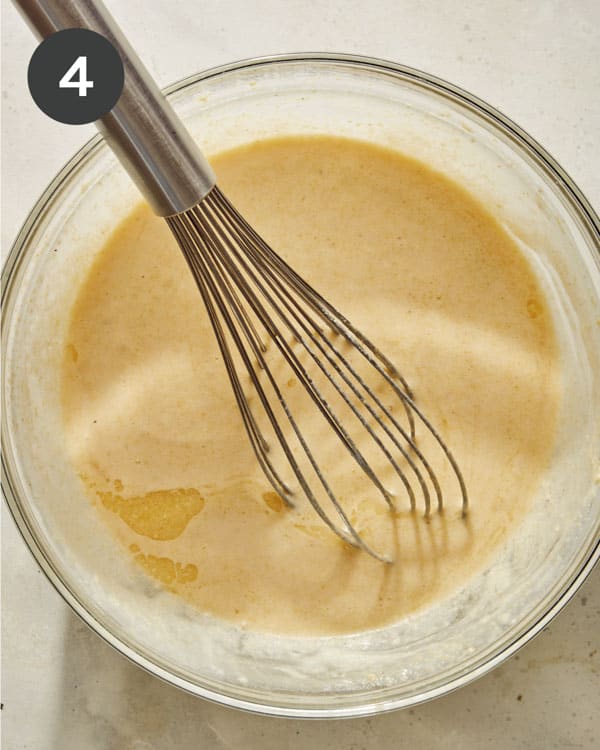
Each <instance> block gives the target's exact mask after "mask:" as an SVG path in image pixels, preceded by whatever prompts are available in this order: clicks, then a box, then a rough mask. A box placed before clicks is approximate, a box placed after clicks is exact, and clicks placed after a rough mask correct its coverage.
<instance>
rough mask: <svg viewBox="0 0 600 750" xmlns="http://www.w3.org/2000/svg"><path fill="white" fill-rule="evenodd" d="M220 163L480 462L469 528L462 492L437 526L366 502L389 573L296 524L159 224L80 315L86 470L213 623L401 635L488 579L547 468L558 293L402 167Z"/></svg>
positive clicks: (334, 160) (113, 242) (233, 190)
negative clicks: (492, 561)
mask: <svg viewBox="0 0 600 750" xmlns="http://www.w3.org/2000/svg"><path fill="white" fill-rule="evenodd" d="M213 165H214V167H215V171H216V172H217V174H218V175H219V184H220V186H221V188H222V189H223V190H224V192H225V193H226V194H227V195H228V196H229V197H230V198H231V199H232V200H233V202H234V203H235V204H236V205H237V206H238V207H239V208H240V210H241V211H242V213H243V214H244V215H245V216H247V218H248V219H249V220H250V222H251V223H252V224H254V225H255V226H256V227H257V229H258V230H259V231H260V232H261V234H262V235H263V236H264V237H265V238H266V239H267V240H268V241H269V242H270V243H271V245H272V246H273V247H275V248H276V249H277V250H278V251H279V252H280V253H281V254H282V255H283V256H284V257H285V258H286V259H287V260H288V261H289V262H291V264H292V265H293V266H295V267H296V268H297V269H298V270H299V271H300V272H301V273H302V274H303V275H304V276H305V277H306V278H307V279H308V280H309V281H310V282H311V283H312V284H313V285H314V286H316V287H317V288H318V289H319V290H320V291H321V292H322V293H323V294H324V295H325V296H326V297H328V298H329V299H331V301H332V302H333V303H334V304H335V305H337V306H338V307H339V308H340V309H341V310H342V311H344V312H345V313H346V314H347V315H348V316H349V317H350V318H351V319H352V321H353V322H354V323H355V325H356V326H357V327H358V328H360V329H362V330H363V331H364V332H365V334H366V335H367V336H368V337H370V338H371V339H372V340H373V341H374V342H375V343H376V344H377V345H378V346H379V347H380V348H381V349H382V350H383V351H384V352H385V353H386V354H387V355H388V356H389V358H390V359H391V360H392V361H394V362H395V363H396V364H397V365H398V367H399V369H400V370H401V371H402V373H403V374H404V375H405V377H406V378H407V379H408V381H409V382H410V383H411V385H412V386H413V387H414V389H415V393H416V397H417V400H418V402H419V404H420V405H421V406H422V408H423V409H424V410H425V412H426V413H427V414H428V415H429V416H430V418H431V419H432V421H433V422H434V423H435V424H436V425H437V426H438V427H439V428H440V430H441V432H442V434H443V436H444V438H445V439H446V441H447V442H448V444H449V445H450V446H451V447H452V450H453V452H454V454H455V456H456V458H457V460H458V462H459V464H460V465H461V468H462V470H463V473H464V476H465V480H466V482H467V484H468V488H469V494H470V498H471V511H470V513H469V516H468V518H467V519H466V520H463V519H462V518H461V517H460V506H459V502H458V498H457V496H456V492H455V491H454V490H450V494H449V502H448V505H447V510H446V511H445V512H444V514H443V515H434V516H433V517H432V518H431V520H430V521H426V520H425V519H424V518H423V516H422V514H421V513H412V514H411V513H410V512H408V511H407V510H401V511H400V512H398V513H397V514H396V515H395V516H394V517H392V516H391V514H390V513H389V512H387V511H385V510H384V509H383V508H380V509H378V510H376V511H374V510H373V508H371V507H369V508H367V511H368V516H369V517H368V518H367V519H366V520H365V519H364V518H363V516H361V513H362V514H363V515H364V512H365V507H364V504H361V500H360V498H357V499H356V500H354V499H353V498H352V497H350V498H347V502H348V503H349V508H348V510H349V512H351V513H353V514H354V515H353V518H356V519H358V520H357V523H358V524H359V525H360V524H361V523H365V524H370V525H371V526H374V527H377V525H378V524H379V525H385V526H386V528H388V529H389V528H391V529H392V530H393V532H394V534H395V537H396V546H395V554H396V562H395V564H393V565H386V564H383V563H381V562H378V561H376V560H374V559H372V558H371V557H369V556H368V555H366V554H365V553H363V552H358V551H356V550H355V549H353V548H351V547H349V546H348V545H346V544H344V543H343V542H341V541H340V540H339V539H338V538H337V537H335V536H334V535H333V534H332V533H331V532H329V531H328V530H327V529H326V528H325V526H324V525H323V524H322V523H321V521H319V519H318V518H317V516H316V515H315V514H314V512H313V511H312V510H311V509H310V508H305V507H303V506H301V507H300V508H298V509H295V510H289V509H288V508H287V507H286V506H284V504H283V502H282V501H281V500H280V499H279V497H278V496H277V495H276V494H275V493H274V492H273V491H272V490H271V488H270V487H269V485H268V483H267V481H266V480H265V479H264V477H263V476H262V474H261V472H260V469H258V468H257V465H256V461H255V458H254V455H253V453H252V450H251V448H250V445H249V443H248V440H247V437H246V434H245V432H244V429H243V425H242V422H241V418H240V417H239V415H238V412H237V407H236V405H235V402H234V399H233V397H232V394H231V392H230V386H229V383H228V380H227V378H226V375H225V370H224V366H223V364H222V361H221V358H220V355H219V352H218V349H217V346H216V344H215V342H214V341H213V333H212V330H211V328H210V324H209V322H208V318H207V315H206V312H205V310H204V307H203V305H202V301H201V299H200V297H199V293H198V291H197V289H196V287H195V285H194V282H193V280H192V277H191V275H190V273H189V271H188V268H187V266H186V264H185V261H184V260H183V257H182V256H181V253H180V252H179V250H178V248H177V246H176V244H175V242H174V240H173V239H172V238H171V235H170V232H169V230H168V228H167V226H166V224H165V223H164V222H163V221H162V220H160V219H158V218H156V217H154V216H153V215H152V214H151V212H150V210H149V209H148V208H147V207H146V206H145V205H140V206H139V207H137V208H135V210H133V211H132V213H131V215H130V216H129V217H128V218H127V219H126V220H125V221H124V222H123V223H122V224H121V225H120V226H119V227H117V229H116V230H115V232H114V234H113V235H112V236H111V237H110V239H109V241H108V242H107V244H106V245H105V247H104V248H103V249H102V250H101V251H100V252H99V253H98V257H97V259H96V261H95V263H94V265H93V267H92V269H91V271H90V273H89V276H88V278H87V280H86V282H85V283H84V284H83V286H82V288H81V291H80V293H79V296H78V299H77V302H76V304H75V306H74V309H73V312H72V320H71V325H70V331H69V334H68V343H67V345H66V349H65V360H64V373H63V402H64V415H65V423H66V428H67V437H68V442H69V446H70V450H71V454H72V458H73V461H74V464H75V466H76V468H77V471H78V472H79V473H80V475H81V477H82V479H83V480H84V482H85V483H86V486H87V488H88V489H89V492H90V496H91V497H92V499H93V502H94V503H95V504H96V506H97V508H98V511H99V513H100V514H101V515H102V516H103V518H104V519H105V520H106V521H107V523H108V524H109V525H110V527H111V528H112V530H113V531H114V533H115V534H116V536H117V537H118V539H119V540H120V541H121V542H122V544H123V546H124V555H125V554H127V555H131V556H132V557H133V558H135V560H137V561H138V563H139V564H140V565H141V566H142V567H143V568H144V569H145V570H146V571H147V573H148V574H149V575H150V576H152V577H153V578H155V579H156V580H157V581H160V582H161V583H162V584H163V585H164V586H165V587H167V588H169V589H170V590H172V591H174V592H176V593H177V594H180V595H181V596H183V597H184V598H185V599H186V600H188V601H189V602H191V603H193V604H194V605H196V606H197V607H198V608H199V609H201V610H203V611H207V612H210V613H213V614H215V615H217V616H219V617H223V618H227V619H230V620H234V621H238V622H243V623H245V624H247V626H249V627H254V628H260V629H265V630H271V631H276V632H288V633H300V634H323V633H334V632H351V631H357V630H361V629H365V628H373V627H378V626H381V625H383V624H385V623H388V622H391V621H394V620H397V619H399V618H401V617H403V616H404V615H406V614H407V613H409V612H411V611H413V610H415V609H416V608H418V607H422V606H424V605H426V604H428V603H430V602H432V601H433V600H435V599H437V598H439V597H441V596H444V595H445V594H447V593H448V592H450V591H451V590H452V589H455V588H456V587H458V586H459V585H460V584H461V583H462V582H464V581H465V580H466V579H467V578H468V577H469V576H471V575H472V574H473V573H474V572H475V571H476V570H477V569H479V568H480V567H481V566H482V564H483V563H484V562H485V561H486V560H487V559H488V558H489V556H490V555H491V554H492V552H493V551H494V549H495V548H497V546H498V544H499V543H500V542H501V541H502V539H503V538H504V537H505V535H506V534H507V533H509V532H510V529H511V527H512V526H514V525H515V524H516V523H517V522H518V521H519V519H520V518H521V517H522V516H523V514H524V513H525V512H526V511H527V509H528V505H529V503H530V501H531V499H532V497H533V494H534V492H535V490H536V487H537V486H538V484H539V481H540V478H541V475H542V473H543V471H544V469H545V467H546V466H547V464H548V461H549V459H550V457H551V454H552V449H553V444H554V439H555V426H556V418H557V411H558V406H559V402H560V385H559V384H560V370H559V361H558V347H557V343H556V340H555V335H554V330H553V325H552V321H551V316H550V314H549V312H548V310H547V307H546V303H545V300H544V298H543V295H542V292H541V290H540V287H539V285H538V283H537V281H536V279H535V277H534V274H533V273H532V271H531V269H530V267H529V265H528V263H527V261H526V260H525V258H524V257H523V256H522V254H521V253H520V251H519V250H518V248H517V247H516V246H515V244H514V243H513V242H512V241H511V240H510V239H509V237H508V236H507V235H506V234H505V232H504V231H503V230H502V229H501V227H500V226H499V225H498V224H497V223H496V221H495V220H494V219H493V217H492V216H491V215H490V214H489V213H487V212H486V210H484V208H483V207H482V206H481V205H480V204H479V203H477V202H476V201H475V200H474V199H473V198H472V197H471V196H469V195H468V194H467V193H466V192H465V191H464V190H462V189H461V188H460V187H458V186H457V185H456V184H454V183H452V182H450V181H449V180H447V179H446V178H444V177H442V176H440V175H439V174H437V173H435V172H433V171H432V170H430V169H429V168H428V167H426V166H425V165H423V164H421V163H419V162H416V161H414V160H411V159H409V158H406V157H404V156H402V155H400V154H398V153H396V152H392V151H389V150H384V149H381V148H377V147H375V146H372V145H368V144H365V143H359V142H355V141H351V140H346V139H336V138H332V137H307V138H300V137H298V138H285V139H274V140H268V141H264V142H259V143H255V144H252V145H250V146H248V147H244V148H242V149H237V150H234V151H231V152H228V153H224V154H221V155H219V156H218V157H217V158H215V159H214V160H213ZM293 385H294V384H293V383H290V384H289V387H290V388H291V387H293ZM336 463H337V461H336ZM340 470H342V469H340ZM453 492H454V495H453V494H452V493H453ZM74 512H76V511H74ZM382 528H383V526H382ZM120 564H123V565H124V564H125V562H124V561H123V562H121V561H120V560H118V559H116V560H115V565H120Z"/></svg>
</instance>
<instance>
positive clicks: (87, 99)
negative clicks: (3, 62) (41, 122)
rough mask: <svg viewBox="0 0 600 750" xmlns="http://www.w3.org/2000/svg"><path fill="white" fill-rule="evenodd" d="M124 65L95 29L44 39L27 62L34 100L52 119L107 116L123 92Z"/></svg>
mask: <svg viewBox="0 0 600 750" xmlns="http://www.w3.org/2000/svg"><path fill="white" fill-rule="evenodd" d="M123 80H124V73H123V63H122V62H121V58H120V56H119V53H118V52H117V50H116V49H115V48H114V47H113V45H112V44H111V43H110V42H109V41H108V39H106V38H105V37H103V36H102V35H101V34H97V33H96V32H95V31H88V30H87V29H65V30H64V31H57V32H56V33H55V34H52V35H51V36H49V37H47V38H46V39H44V41H43V42H42V43H41V44H40V45H39V47H38V48H37V49H36V51H35V52H34V53H33V55H32V57H31V60H30V61H29V68H28V70H27V83H28V84H29V91H30V92H31V96H32V97H33V100H34V101H35V103H36V104H37V105H38V107H39V108H40V109H41V110H42V112H45V113H46V114H47V115H48V116H49V117H52V119H53V120H58V121H59V122H64V123H67V124H68V125H83V124H84V123H88V122H93V121H94V120H98V119H99V118H100V117H102V116H103V115H105V114H106V113H107V112H109V111H110V110H111V109H112V108H113V107H114V106H115V104H116V103H117V100H118V99H119V97H120V96H121V91H122V90H123Z"/></svg>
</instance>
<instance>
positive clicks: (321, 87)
mask: <svg viewBox="0 0 600 750" xmlns="http://www.w3.org/2000/svg"><path fill="white" fill-rule="evenodd" d="M169 98H170V100H171V102H172V104H173V105H174V107H175V108H176V110H177V111H178V112H179V113H180V114H181V116H182V117H183V118H184V120H185V121H186V123H187V124H188V126H189V128H190V129H191V131H192V132H193V134H194V135H195V136H196V137H197V138H198V140H199V142H200V143H201V144H202V146H203V148H204V150H205V151H206V152H207V153H208V154H209V155H210V154H211V153H214V152H216V151H218V150H221V149H223V148H228V147H231V146H234V145H238V144H241V143H245V142H249V141H253V140H256V139H259V138H263V137H267V136H270V135H282V134H286V133H290V134H291V133H303V134H307V133H333V134H336V135H346V136H349V137H354V138H359V139H363V140H367V141H370V142H374V143H378V144H383V145H386V146H391V147H393V148H397V149H398V150H400V151H403V152H405V153H408V154H411V155H412V156H414V157H416V158H419V159H421V160H423V161H425V162H427V163H429V164H430V165H432V166H433V167H434V168H435V169H437V170H438V171H440V172H443V173H445V174H446V175H448V176H449V177H451V178H452V179H454V180H456V181H457V182H459V183H461V184H463V185H465V186H466V187H467V188H468V189H469V190H470V191H471V192H472V193H473V194H475V195H476V196H477V197H478V198H479V200H481V201H482V202H483V203H484V204H486V205H487V206H488V207H489V208H490V210H491V211H492V212H493V213H494V214H495V216H496V217H497V218H498V220H499V221H500V222H501V223H502V225H503V226H504V228H505V230H506V231H507V232H509V233H510V234H511V235H512V237H513V238H514V239H515V241H516V242H518V243H519V245H520V246H521V248H522V249H523V252H524V253H526V255H527V256H528V258H529V259H530V262H531V264H532V266H533V268H534V270H535V271H536V273H537V275H538V277H539V279H540V283H542V284H543V286H544V289H545V291H546V293H547V295H548V297H549V299H550V301H551V307H552V310H553V316H554V320H555V323H556V329H557V332H558V337H559V340H560V347H561V356H562V363H563V374H564V378H563V380H564V399H563V404H562V408H561V415H560V428H559V438H558V442H557V446H556V450H555V454H554V458H553V461H552V465H551V467H550V468H549V469H548V472H547V475H546V476H545V477H544V480H543V482H542V485H541V487H540V489H539V492H538V495H537V496H536V498H535V501H534V503H533V506H532V510H531V512H530V513H529V514H528V515H527V517H526V519H525V520H524V521H523V522H522V523H521V524H520V526H519V527H518V528H517V529H516V531H515V532H514V534H513V535H512V536H511V537H510V539H509V540H508V541H507V542H506V544H504V546H502V547H501V548H500V550H499V551H498V552H497V554H495V555H494V556H493V558H492V559H491V561H490V562H489V564H488V565H487V566H486V567H484V568H483V569H482V570H481V571H480V572H479V573H478V574H476V575H475V576H474V577H473V579H472V580H469V581H467V582H466V583H465V584H464V585H463V586H462V587H461V588H460V589H459V590H457V591H455V592H454V594H452V595H451V596H449V597H447V598H446V599H444V600H443V601H439V602H437V603H435V604H433V605H431V606H429V607H427V608H426V609H424V610H422V611H418V612H416V613H414V614H413V615H411V616H410V617H407V618H405V619H404V620H402V621H401V622H398V623H395V624H392V625H389V626H386V627H384V628H381V629H378V630H372V631H365V632H362V633H357V634H353V635H339V636H331V637H318V638H317V637H315V638H309V637H306V638H299V637H289V636H274V635H265V634H261V633H257V632H252V631H249V630H244V629H243V628H240V627H236V626H234V625H232V624H228V623H224V622H222V621H218V620H217V619H215V618H212V617H210V616H208V615H203V614H200V613H198V612H196V611H194V610H192V609H191V608H190V607H189V606H188V605H186V604H185V603H184V602H183V601H182V600H179V599H177V598H176V597H175V596H173V595H172V594H170V593H168V592H166V591H163V590H161V589H158V588H157V587H156V586H155V585H154V584H153V583H152V582H151V581H149V579H147V578H145V576H144V575H143V574H142V573H141V572H140V570H139V569H138V567H137V566H135V564H134V563H133V562H131V561H130V560H129V558H127V557H126V555H125V554H124V553H122V552H121V551H120V549H119V548H118V547H117V543H116V541H114V539H113V538H112V536H111V535H110V533H109V531H108V530H107V529H104V527H103V526H102V524H101V523H99V521H98V518H97V517H96V511H95V510H94V509H93V507H92V505H91V503H90V502H89V500H88V499H87V497H86V496H85V494H84V490H83V488H82V486H81V483H80V481H79V479H78V478H77V477H76V476H75V473H74V470H73V468H72V466H71V465H70V464H69V461H68V459H67V456H66V451H65V446H64V439H63V435H62V422H61V410H60V397H59V392H60V389H59V363H60V361H61V357H62V351H63V343H64V334H65V330H66V325H67V322H68V317H69V311H70V308H71V305H72V302H73V300H74V298H75V295H76V293H77V289H78V286H79V284H80V282H81V281H82V279H83V278H84V277H85V275H86V272H87V270H88V269H89V267H90V264H91V263H92V262H93V259H94V257H95V255H96V253H97V252H98V251H99V250H100V249H101V247H102V244H103V241H104V239H105V238H106V237H107V235H108V234H109V232H110V231H111V229H112V228H113V227H114V226H115V224H116V223H117V222H118V221H120V220H121V219H122V218H124V217H125V216H126V214H127V213H128V211H129V210H130V207H131V206H132V205H133V204H135V202H136V201H137V200H138V195H137V193H136V190H135V188H134V187H133V185H132V184H131V182H130V181H129V179H128V177H127V176H126V175H125V173H124V172H123V170H122V168H121V167H120V165H119V164H118V163H117V162H116V159H115V157H114V156H113V155H112V153H111V152H110V151H109V149H108V147H107V146H106V144H105V143H104V142H103V140H102V139H101V138H100V137H96V138H94V139H92V140H91V141H90V142H89V143H88V144H87V145H86V146H85V147H84V148H83V149H82V150H81V151H80V152H79V153H78V154H77V155H76V156H75V157H73V159H72V160H71V161H70V162H69V163H68V164H67V166H66V167H65V168H64V169H63V170H62V171H61V172H60V174H59V175H58V176H57V177H56V179H55V180H54V181H53V182H52V184H51V185H50V186H49V187H48V189H47V190H46V191H45V193H44V194H43V195H42V197H41V198H40V200H39V201H38V203H37V205H36V206H35V208H34V209H33V211H32V212H31V214H30V216H29V218H28V219H27V221H26V222H25V225H24V227H23V229H22V230H21V232H20V234H19V236H18V237H17V240H16V242H15V244H14V246H13V248H12V250H11V252H10V255H9V257H8V259H7V262H6V265H5V269H4V275H3V288H4V291H5V303H4V304H5V308H4V327H3V346H4V355H5V367H4V370H3V376H2V377H3V379H2V398H3V424H2V441H3V464H2V466H3V472H4V473H3V486H4V491H5V495H6V499H7V501H8V504H9V506H10V509H11V511H12V513H13V515H14V518H15V520H16V522H17V524H18V526H19V528H20V530H21V533H22V534H23V536H24V538H25V541H26V542H27V544H28V545H29V547H30V549H31V550H32V552H33V554H34V555H35V557H36V559H37V561H38V563H39V564H40V566H41V567H42V569H43V570H44V571H45V572H46V574H47V576H48V578H49V579H50V581H51V582H52V583H53V584H54V585H55V587H56V588H57V589H58V591H59V592H60V593H61V594H62V596H63V597H64V598H65V600H66V601H67V602H68V603H69V604H70V605H71V607H72V608H73V609H74V610H75V611H76V612H77V613H78V614H79V615H80V616H81V617H82V618H83V619H84V620H85V621H86V622H87V623H88V624H89V625H90V626H91V627H92V628H93V629H94V630H95V631H96V632H97V633H98V634H99V635H100V636H102V637H103V638H104V639H105V640H106V641H107V642H108V643H110V644H111V645H113V646H114V647H115V648H117V649H118V650H119V651H120V652H121V653H123V654H124V655H126V656H128V657H129V658H130V659H132V660H133V661H135V662H136V663H137V664H139V665H140V666H142V667H144V668H145V669H147V670H148V671H150V672H152V673H153V674H155V675H157V676H159V677H162V678H163V679H165V680H167V681H169V682H171V683H172V684H174V685H177V686H178V687H181V688H184V689H186V690H188V691H190V692H192V693H195V694H197V695H199V696H203V697H205V698H209V699H212V700H215V701H219V702H221V703H224V704H226V705H229V706H235V707H239V708H245V709H249V710H253V711H257V712H262V713H267V714H272V715H280V716H297V717H301V716H303V717H345V716H360V715H366V714H374V713H378V712H382V711H387V710H391V709H394V708H399V707H403V706H409V705H412V704H415V703H418V702H420V701H424V700H427V699H430V698H434V697H436V696H439V695H442V694H444V693H446V692H448V691H450V690H453V689H455V688H457V687H460V686H461V685H464V684H465V683H467V682H469V681H470V680H473V679H475V678H477V677H479V676H481V675H482V674H484V673H485V672H487V671H488V670H490V669H491V668H493V667H494V666H496V665H498V664H499V663H500V662H502V661H503V660H504V659H506V658H507V657H508V656H510V654H512V653H514V652H515V650H516V649H518V648H519V647H520V646H522V645H523V644H524V643H526V642H527V641H528V640H529V639H530V638H532V637H533V636H534V635H535V634H536V633H537V632H539V631H540V629H541V628H542V627H543V626H544V625H545V624H546V623H547V622H548V621H549V620H550V618H552V617H553V616H554V615H555V614H556V613H557V612H558V611H559V610H560V609H561V607H563V606H564V604H565V603H566V602H567V601H568V600H569V598H570V597H571V596H572V595H573V594H574V592H575V591H576V590H577V588H578V586H579V585H580V584H581V583H582V581H583V580H584V578H585V576H586V575H587V574H588V573H589V571H590V570H591V568H592V566H593V564H594V562H595V561H596V559H597V558H598V553H599V550H598V527H599V511H600V502H599V500H600V484H599V473H598V466H599V465H600V461H599V455H600V398H599V389H600V377H598V373H599V372H600V342H599V324H600V310H599V299H600V252H599V250H600V238H599V225H598V219H597V217H596V216H595V215H594V213H593V211H592V209H591V207H590V206H589V205H588V203H587V202H586V200H585V199H584V197H583V196H582V195H581V193H580V192H579V190H578V189H577V187H576V186H575V185H574V184H573V183H572V181H571V180H570V179H569V177H568V176H567V175H566V174H565V173H564V172H563V170H562V169H561V168H560V167H559V166H558V165H557V164H556V163H555V162H554V161H553V160H552V158H551V157H550V156H549V155H548V154H547V153H546V152H545V151H544V150H543V149H542V148H541V147H540V146H538V145H537V144H536V143H535V142H534V141H533V140H532V139H531V138H529V136H527V135H526V134H525V133H523V131H521V130H520V129H519V128H518V127H517V126H515V125H514V124H513V123H512V122H510V121H509V120H508V119H507V118H505V117H504V116H502V115H501V114H500V113H498V112H497V111H495V110H494V109H492V108H491V107H489V106H488V105H486V104H484V103H483V102H481V101H479V100H477V99H475V98H474V97H472V96H470V95H469V94H466V93H465V92H463V91H461V90H459V89H457V88H456V87H454V86H451V85H450V84H448V83H445V82H444V81H441V80H439V79H435V78H433V77H431V76H429V75H426V74H424V73H421V72H419V71H416V70H412V69H409V68H405V67H402V66H399V65H395V64H393V63H389V62H383V61H378V60H372V59H367V58H359V57H341V56H337V55H289V56H285V57H277V58H265V59H256V60H249V61H244V62H240V63H235V64H232V65H229V66H225V67H222V68H218V69H215V70H210V71H208V72H205V73H202V74H199V75H197V76H192V77H190V78H187V79H185V80H184V81H181V82H180V83H178V84H176V85H175V86H172V87H171V88H170V90H169ZM115 560H118V564H116V565H115Z"/></svg>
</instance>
